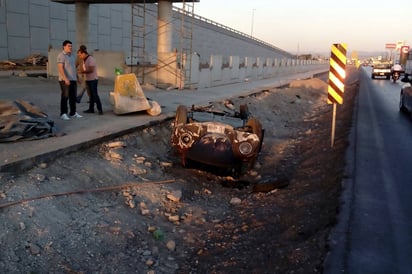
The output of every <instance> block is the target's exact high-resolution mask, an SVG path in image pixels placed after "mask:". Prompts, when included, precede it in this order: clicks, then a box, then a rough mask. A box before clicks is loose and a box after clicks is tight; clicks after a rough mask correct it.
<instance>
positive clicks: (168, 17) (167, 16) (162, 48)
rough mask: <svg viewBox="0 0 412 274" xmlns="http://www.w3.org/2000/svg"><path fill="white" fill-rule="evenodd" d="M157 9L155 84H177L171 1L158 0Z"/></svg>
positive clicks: (161, 85) (168, 85) (163, 85)
mask: <svg viewBox="0 0 412 274" xmlns="http://www.w3.org/2000/svg"><path fill="white" fill-rule="evenodd" d="M157 8H158V11H157V13H158V14H157V26H158V33H157V86H158V87H160V88H168V87H170V86H177V85H178V84H177V83H179V77H180V75H179V73H178V68H177V61H176V59H177V55H176V52H173V51H172V37H173V36H172V34H173V10H172V2H171V1H166V0H160V1H159V3H158V6H157Z"/></svg>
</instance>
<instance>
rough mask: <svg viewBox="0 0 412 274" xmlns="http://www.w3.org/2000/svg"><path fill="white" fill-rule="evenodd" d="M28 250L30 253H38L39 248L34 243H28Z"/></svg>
mask: <svg viewBox="0 0 412 274" xmlns="http://www.w3.org/2000/svg"><path fill="white" fill-rule="evenodd" d="M29 250H30V253H31V255H39V254H40V250H41V248H40V247H39V246H38V245H36V244H29Z"/></svg>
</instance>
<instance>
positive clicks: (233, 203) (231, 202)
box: [230, 197, 242, 205]
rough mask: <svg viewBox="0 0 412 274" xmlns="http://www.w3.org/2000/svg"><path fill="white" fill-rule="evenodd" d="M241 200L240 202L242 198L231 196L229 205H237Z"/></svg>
mask: <svg viewBox="0 0 412 274" xmlns="http://www.w3.org/2000/svg"><path fill="white" fill-rule="evenodd" d="M241 202H242V200H241V199H239V198H237V197H233V198H232V199H230V204H231V205H239V204H240V203H241Z"/></svg>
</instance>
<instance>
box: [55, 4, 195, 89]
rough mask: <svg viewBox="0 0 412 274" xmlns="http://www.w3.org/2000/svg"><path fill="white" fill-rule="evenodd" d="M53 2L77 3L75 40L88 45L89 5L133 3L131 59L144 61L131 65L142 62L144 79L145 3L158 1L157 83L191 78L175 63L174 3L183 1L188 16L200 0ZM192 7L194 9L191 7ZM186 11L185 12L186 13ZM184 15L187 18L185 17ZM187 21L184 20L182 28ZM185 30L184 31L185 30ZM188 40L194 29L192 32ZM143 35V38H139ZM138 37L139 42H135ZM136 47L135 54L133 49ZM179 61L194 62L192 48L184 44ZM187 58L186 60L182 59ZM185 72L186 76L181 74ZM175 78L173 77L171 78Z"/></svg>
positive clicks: (141, 75)
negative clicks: (136, 23)
mask: <svg viewBox="0 0 412 274" xmlns="http://www.w3.org/2000/svg"><path fill="white" fill-rule="evenodd" d="M52 1H53V2H59V3H62V4H74V5H75V18H76V40H77V43H78V44H79V45H82V44H83V45H87V44H88V26H89V5H90V4H130V5H131V9H132V14H131V18H132V35H131V41H132V45H131V54H130V58H131V60H141V59H143V62H141V61H140V62H131V64H132V65H136V66H137V65H138V64H139V65H141V68H140V69H137V75H138V76H140V77H139V78H140V79H141V81H142V82H144V80H145V79H144V78H145V76H146V71H145V68H146V65H147V62H146V61H145V55H146V51H145V39H146V37H145V36H146V35H145V34H146V28H145V25H146V4H154V3H157V4H158V5H157V7H158V8H157V62H156V63H157V65H156V69H155V71H156V74H157V76H156V78H157V80H158V81H157V82H158V83H157V85H158V86H161V85H162V84H166V85H169V84H170V82H171V80H170V78H172V79H173V78H178V79H180V80H179V82H180V84H179V86H180V88H182V87H183V86H184V84H183V82H184V80H182V79H187V78H189V79H190V75H187V73H185V72H189V73H190V71H191V69H188V70H180V69H179V68H178V67H176V66H175V64H177V63H178V60H177V59H176V58H177V56H178V55H177V52H176V51H175V52H174V51H173V50H172V37H173V36H172V34H173V23H172V22H173V5H172V4H173V3H175V2H178V3H183V7H188V9H189V12H187V13H186V11H187V10H186V9H183V14H184V15H186V16H193V3H194V2H199V0H192V1H185V0H52ZM190 7H192V8H190ZM185 13H186V14H185ZM139 17H140V18H142V19H143V24H142V26H136V25H135V24H134V22H135V19H136V18H139ZM182 18H185V17H182ZM184 25H185V24H184V23H182V24H181V26H182V27H183V26H184ZM182 32H183V30H182ZM188 37H189V39H190V37H191V32H190V33H189V36H188ZM139 38H140V39H139ZM137 39H139V40H140V41H136V40H137ZM134 50H136V54H135V52H134ZM180 50H181V52H180V54H179V56H180V62H179V63H180V64H182V63H183V62H185V63H187V64H191V61H190V60H189V59H187V58H190V56H191V55H192V52H191V48H189V49H187V48H183V47H181V49H180ZM183 50H184V51H183ZM183 59H185V60H186V61H183ZM182 72H183V75H182ZM172 81H173V80H172Z"/></svg>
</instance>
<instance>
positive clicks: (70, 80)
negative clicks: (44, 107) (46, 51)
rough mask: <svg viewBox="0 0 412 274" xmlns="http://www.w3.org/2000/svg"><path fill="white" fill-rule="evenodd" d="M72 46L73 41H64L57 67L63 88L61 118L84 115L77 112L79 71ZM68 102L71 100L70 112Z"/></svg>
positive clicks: (61, 87) (67, 118)
mask: <svg viewBox="0 0 412 274" xmlns="http://www.w3.org/2000/svg"><path fill="white" fill-rule="evenodd" d="M72 48H73V45H72V42H70V41H69V40H65V41H63V51H62V52H60V53H59V54H58V55H57V68H58V70H59V85H60V90H61V96H60V119H62V120H70V117H71V118H81V117H82V116H81V115H79V114H78V113H77V112H76V95H77V73H76V65H75V62H76V60H75V56H74V55H73V54H72ZM67 102H69V107H70V112H68V111H69V109H68V107H67ZM68 114H69V115H68ZM69 116H70V117H69Z"/></svg>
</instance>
